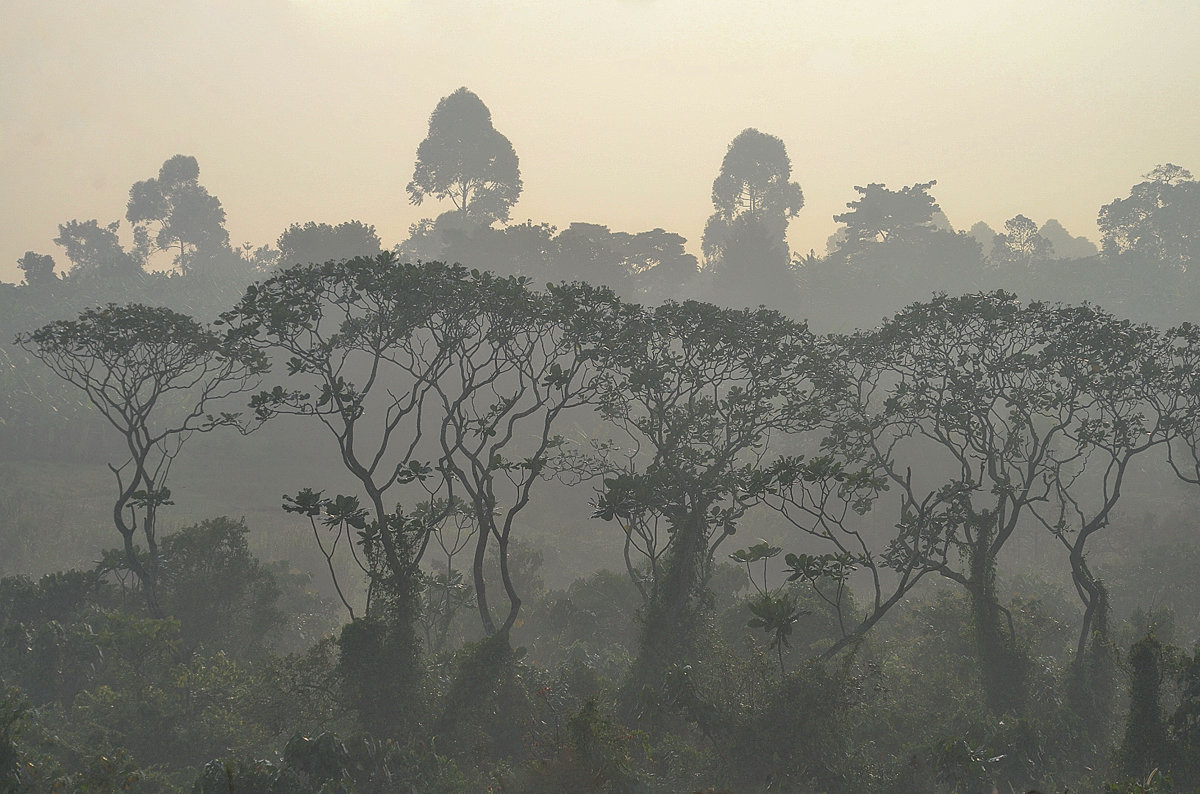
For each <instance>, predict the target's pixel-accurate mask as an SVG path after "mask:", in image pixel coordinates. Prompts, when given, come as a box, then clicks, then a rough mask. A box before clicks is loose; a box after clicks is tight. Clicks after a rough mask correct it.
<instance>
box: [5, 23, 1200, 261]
mask: <svg viewBox="0 0 1200 794" xmlns="http://www.w3.org/2000/svg"><path fill="white" fill-rule="evenodd" d="M1197 42H1200V3H1196V2H1192V0H1171V1H1169V2H1168V1H1166V0H1157V1H1156V0H1141V1H1140V2H1133V1H1132V0H1131V1H1130V2H1108V1H1106V0H1088V2H1047V0H1037V1H1036V2H1034V1H1030V2H1024V1H1010V2H972V1H971V0H956V1H954V2H887V1H886V0H874V1H873V2H854V1H853V0H836V1H835V2H810V1H808V0H794V1H793V2H752V1H750V0H738V1H737V2H734V1H733V0H729V2H717V1H716V0H595V1H589V0H552V1H547V2H536V1H535V0H505V1H504V2H479V1H477V2H461V1H460V0H427V1H424V2H415V1H414V2H404V1H402V0H292V1H288V0H227V1H224V2H217V1H215V0H214V1H213V2H198V1H196V0H169V1H167V2H164V0H146V1H145V2H142V1H141V0H88V2H82V1H79V0H72V1H71V2H66V1H65V0H64V1H62V2H55V0H0V280H6V281H17V280H19V279H20V272H19V271H18V270H17V268H16V265H15V260H16V259H17V258H18V257H19V256H20V255H21V254H22V253H23V252H24V251H25V250H27V249H32V250H35V251H39V252H44V253H53V254H54V255H55V258H56V259H57V260H58V263H59V265H60V266H63V265H65V264H66V259H65V256H63V254H62V251H61V249H59V248H58V247H57V246H55V245H54V244H53V242H52V239H53V238H54V237H55V236H56V234H57V224H59V223H61V222H64V221H67V220H70V219H73V218H76V219H80V220H86V219H89V218H97V219H99V220H100V221H102V222H108V221H112V220H118V219H122V225H123V227H124V231H123V235H124V236H125V238H126V239H127V240H128V227H127V225H125V224H124V222H123V218H124V214H125V202H126V200H127V198H128V192H129V187H130V185H131V184H132V183H133V182H135V181H138V180H141V179H146V178H149V177H152V176H155V175H156V174H157V172H158V168H159V166H160V165H161V164H162V162H163V160H165V159H167V158H168V157H170V156H172V155H174V154H177V153H183V154H191V155H194V156H196V157H197V158H198V160H199V162H200V170H201V173H200V178H201V182H202V183H203V184H204V185H205V186H206V187H207V188H208V189H209V191H210V192H211V193H213V194H214V195H216V196H217V197H218V198H220V200H221V201H222V203H223V204H224V207H225V210H226V212H227V213H228V224H227V225H228V228H229V230H230V234H231V237H232V239H233V241H234V242H235V243H239V244H240V243H242V242H252V243H254V244H255V245H259V244H264V243H270V242H273V241H274V240H275V239H276V238H277V237H278V235H279V233H280V232H281V231H282V230H283V229H284V228H285V227H286V226H287V225H288V224H290V223H292V222H304V221H309V220H315V221H326V222H330V223H338V222H340V221H343V220H348V219H359V220H362V221H364V222H366V223H371V224H374V225H375V226H376V227H377V229H378V230H379V234H380V236H381V238H383V240H384V243H385V244H388V245H390V244H393V243H395V242H398V241H400V240H401V239H403V238H404V237H405V235H406V233H407V228H408V225H409V224H410V223H412V222H413V221H415V220H417V219H419V218H421V217H424V216H433V215H436V214H437V213H438V212H439V211H440V210H442V209H444V207H440V206H438V205H437V204H431V203H429V202H426V204H425V205H424V206H421V207H413V206H411V205H410V204H409V203H408V200H407V196H406V194H405V192H404V186H405V185H406V184H407V183H408V181H409V179H411V177H412V168H413V160H414V156H415V152H416V148H417V144H418V143H420V141H421V139H422V138H423V137H424V136H425V132H426V128H427V124H428V119H429V114H430V113H431V112H432V110H433V108H434V105H436V104H437V101H438V99H439V98H440V97H442V96H445V95H446V94H449V93H450V92H452V91H453V90H454V89H456V88H458V87H459V86H463V85H465V86H467V87H469V88H470V89H471V90H473V91H474V92H476V93H477V94H478V95H479V96H480V97H481V98H482V99H483V101H484V102H485V103H487V105H488V106H489V107H490V108H491V110H492V117H493V121H494V123H495V125H496V127H497V129H499V130H500V131H501V132H503V133H504V134H505V135H507V136H508V138H509V139H510V140H511V141H512V143H513V146H514V147H515V148H516V150H517V154H518V155H519V156H520V159H521V172H522V177H523V179H524V182H525V192H524V194H523V195H522V197H521V200H520V202H519V203H518V204H517V205H516V207H515V208H514V210H513V213H512V218H513V220H514V221H515V222H520V221H523V220H525V219H526V218H531V219H533V220H535V221H548V222H550V223H553V224H556V225H558V226H560V227H561V226H565V225H566V224H568V223H569V222H571V221H589V222H595V223H603V224H607V225H609V226H610V227H612V228H614V229H620V230H623V231H634V232H636V231H642V230H645V229H650V228H654V227H656V226H661V227H663V228H666V229H668V230H671V231H676V232H679V233H681V234H683V235H684V236H686V237H687V238H688V239H689V247H690V248H691V250H693V251H696V252H698V249H699V236H700V230H701V229H702V228H703V225H704V221H705V219H706V218H707V217H708V215H709V213H710V212H711V211H712V205H711V203H710V198H709V196H710V191H711V188H712V180H713V178H714V177H715V176H716V173H717V170H718V168H719V166H720V162H721V158H722V156H723V155H724V152H725V148H726V146H727V145H728V143H729V141H730V140H731V139H732V138H733V137H734V136H735V135H736V134H737V133H738V132H740V131H741V130H742V129H744V128H746V127H757V128H758V129H760V130H762V131H764V132H769V133H771V134H773V135H777V136H779V137H781V138H782V139H783V140H784V142H785V143H786V144H787V148H788V152H789V154H790V155H791V158H792V164H793V168H794V177H795V179H797V181H799V182H800V184H801V186H802V187H803V189H804V193H805V197H806V201H807V203H806V206H805V208H804V210H803V211H802V212H801V215H800V217H799V218H798V219H797V220H796V221H794V222H793V225H792V228H791V232H790V239H791V242H792V245H793V248H795V249H797V250H803V251H807V250H808V249H809V248H815V249H817V251H818V252H820V251H822V250H823V249H824V245H825V239H826V237H827V236H828V235H829V234H830V233H831V232H832V231H833V230H834V228H835V224H834V223H833V221H832V216H833V215H834V214H835V213H837V212H840V211H842V210H843V209H844V205H845V203H846V202H847V201H849V200H851V199H853V198H854V195H855V194H854V190H853V186H854V185H856V184H858V185H861V184H866V183H868V182H885V183H887V184H888V185H889V186H892V187H899V186H901V185H905V184H911V183H913V182H917V181H926V180H929V179H937V180H938V185H937V187H936V188H934V190H933V193H934V195H935V196H936V197H937V198H938V200H939V201H940V203H941V206H942V208H943V209H944V210H945V212H946V214H947V215H948V216H949V218H950V220H951V222H952V223H954V225H955V226H956V227H958V228H965V227H968V226H970V225H971V224H972V223H973V222H975V221H977V220H984V221H987V222H988V223H989V224H991V225H992V226H994V227H999V226H1001V225H1002V224H1003V222H1004V220H1005V219H1007V218H1010V217H1012V216H1013V215H1015V214H1017V213H1023V214H1025V215H1028V216H1030V217H1031V218H1033V219H1034V220H1036V221H1038V222H1039V223H1040V222H1042V221H1044V220H1046V219H1047V218H1049V217H1056V218H1058V219H1059V220H1061V221H1062V222H1063V224H1064V225H1065V226H1066V227H1067V229H1068V230H1069V231H1071V232H1072V233H1073V234H1086V235H1087V236H1089V237H1091V238H1093V239H1095V238H1096V237H1097V233H1096V227H1095V218H1096V212H1097V210H1098V208H1099V207H1100V205H1102V204H1104V203H1107V202H1109V201H1111V200H1112V199H1113V198H1115V197H1117V196H1125V195H1127V194H1128V190H1129V187H1130V185H1132V184H1134V183H1135V182H1137V181H1139V176H1140V175H1141V174H1144V173H1145V172H1147V171H1149V170H1150V169H1151V168H1153V167H1154V166H1155V165H1156V164H1158V163H1164V162H1174V163H1177V164H1179V165H1183V166H1185V167H1188V168H1190V169H1192V170H1193V172H1197V173H1200V101H1198V98H1200V47H1198V46H1197Z"/></svg>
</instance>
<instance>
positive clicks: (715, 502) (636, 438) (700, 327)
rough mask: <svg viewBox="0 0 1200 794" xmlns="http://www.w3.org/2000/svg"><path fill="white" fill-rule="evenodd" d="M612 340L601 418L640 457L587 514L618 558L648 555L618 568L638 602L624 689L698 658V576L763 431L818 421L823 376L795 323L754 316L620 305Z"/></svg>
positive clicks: (730, 521)
mask: <svg viewBox="0 0 1200 794" xmlns="http://www.w3.org/2000/svg"><path fill="white" fill-rule="evenodd" d="M615 333H616V335H615V336H614V337H613V339H612V340H610V341H609V342H607V343H606V344H605V345H604V346H603V348H602V350H601V352H600V359H599V360H600V362H601V363H602V364H603V365H605V366H607V367H610V368H611V369H612V370H613V371H614V372H615V373H618V377H617V378H616V379H615V380H614V382H613V384H612V391H611V392H610V393H609V395H608V403H607V404H606V405H605V407H604V413H605V415H606V416H607V417H608V418H609V419H610V420H611V421H613V422H614V423H616V425H617V426H618V427H619V428H621V429H622V430H623V431H624V432H625V433H627V434H628V436H629V438H630V439H631V441H632V443H633V444H634V445H635V448H637V449H641V450H644V452H643V453H642V454H640V455H633V456H632V457H631V458H630V459H629V460H628V462H627V463H626V464H624V465H622V467H621V470H620V471H619V473H617V474H616V475H615V476H612V477H609V478H608V479H606V480H605V481H604V488H603V491H602V493H601V495H600V497H599V500H598V503H597V511H596V515H597V516H599V517H601V518H604V519H607V520H617V521H619V522H620V523H621V525H622V527H623V529H624V530H625V535H626V556H627V561H628V560H629V552H630V549H631V548H632V547H635V546H640V547H641V548H642V550H643V553H644V554H645V555H646V557H647V561H646V567H645V568H642V567H641V566H639V565H635V564H633V563H632V562H628V563H627V564H628V566H629V572H630V575H631V577H632V578H633V580H634V583H635V584H637V585H638V586H639V588H640V589H641V590H642V591H643V593H644V596H645V597H646V600H647V605H646V609H645V614H644V618H643V626H642V640H641V648H640V651H639V655H638V659H637V662H636V663H635V669H634V681H635V684H636V685H637V686H641V685H649V686H652V687H657V686H659V685H660V684H661V683H662V675H663V673H664V671H665V670H666V669H667V668H668V667H669V666H670V665H672V664H676V663H682V662H685V661H687V660H694V659H697V658H699V656H698V654H700V653H701V651H700V649H699V648H698V647H696V643H697V642H698V641H700V638H701V636H702V616H703V610H704V605H705V604H706V603H708V598H707V582H708V578H709V574H710V571H711V568H712V564H713V559H714V555H715V553H716V551H717V549H718V548H719V547H720V545H721V544H722V542H723V541H724V540H725V539H726V538H727V537H729V536H730V535H732V534H733V533H734V531H735V530H736V525H737V521H738V519H739V518H740V517H741V516H742V514H743V513H744V512H745V509H746V507H747V505H746V503H745V501H744V496H745V493H746V488H747V482H746V479H747V478H748V477H749V476H750V473H751V472H752V471H754V470H755V469H756V467H757V466H758V465H759V459H760V457H761V456H762V455H763V454H764V451H763V447H764V444H765V442H766V438H767V436H768V435H769V434H772V433H786V432H801V431H805V430H811V429H813V428H815V427H817V426H818V425H819V424H820V423H821V422H822V421H824V419H825V418H826V413H827V411H828V409H829V405H830V403H831V401H832V394H831V393H830V388H829V384H828V383H827V382H825V381H824V380H822V379H821V373H827V372H828V371H829V368H828V366H827V364H826V363H824V359H823V355H824V351H823V348H822V347H821V346H820V345H819V344H818V343H817V341H816V339H815V338H814V337H813V336H812V335H811V334H810V333H809V332H808V330H807V328H806V327H805V326H803V325H802V324H797V323H793V322H791V321H789V320H787V319H785V318H784V317H782V316H781V315H779V314H778V313H776V312H773V311H769V310H765V309H760V310H758V311H750V310H732V309H721V308H718V307H716V306H712V305H709V304H702V303H695V302H686V303H682V304H677V303H670V302H668V303H666V304H663V305H662V306H659V307H657V308H654V309H641V308H639V307H630V308H629V309H628V311H627V316H626V317H625V318H624V319H623V322H621V324H620V325H619V326H618V327H617V328H616V329H615ZM660 520H661V522H662V523H663V524H665V529H666V534H667V537H666V538H665V539H663V538H657V537H655V534H654V533H655V525H656V524H657V523H658V522H659V521H660ZM648 543H649V546H651V547H652V548H648V547H647V545H648Z"/></svg>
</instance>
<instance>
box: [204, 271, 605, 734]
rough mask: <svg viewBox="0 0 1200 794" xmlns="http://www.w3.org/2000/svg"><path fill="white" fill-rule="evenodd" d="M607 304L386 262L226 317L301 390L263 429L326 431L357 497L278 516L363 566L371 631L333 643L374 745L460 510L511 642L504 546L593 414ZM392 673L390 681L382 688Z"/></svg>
mask: <svg viewBox="0 0 1200 794" xmlns="http://www.w3.org/2000/svg"><path fill="white" fill-rule="evenodd" d="M613 300H614V299H613V298H612V297H611V293H607V292H603V291H598V290H594V289H591V288H586V287H578V288H563V289H561V290H555V291H552V292H551V293H549V294H548V295H538V294H535V293H533V292H532V291H531V290H529V289H528V287H527V284H526V282H525V281H524V280H521V279H517V278H511V277H510V278H497V277H495V276H492V275H491V274H487V273H480V272H478V271H471V272H468V271H467V270H466V269H465V268H463V267H461V266H447V265H444V264H441V263H427V264H423V265H421V264H418V265H412V264H401V263H399V262H397V261H396V260H395V257H394V256H393V255H391V254H381V255H380V256H379V257H377V258H375V259H366V258H359V259H353V260H348V261H344V262H334V261H331V262H327V263H325V264H323V265H309V266H303V267H292V268H289V269H287V270H284V271H282V272H281V273H279V274H278V275H276V276H275V277H273V278H271V279H269V280H267V281H266V282H264V283H263V284H261V285H256V286H254V287H251V288H250V289H249V290H248V291H247V293H246V295H245V297H244V298H243V299H242V301H241V303H239V305H238V306H237V307H235V309H234V310H233V311H231V312H229V313H227V314H226V315H224V316H223V320H224V321H225V322H228V323H230V324H231V325H232V326H233V327H234V332H235V334H236V335H237V336H238V337H239V338H244V339H246V340H249V341H250V343H251V344H254V345H256V346H258V347H260V348H262V349H263V350H265V351H269V352H273V353H276V354H279V355H282V356H283V357H285V358H286V359H287V366H288V372H289V377H290V380H291V382H292V383H293V384H297V385H298V386H299V388H293V387H289V388H285V387H284V386H283V385H278V386H275V387H274V388H273V389H271V390H269V391H264V392H261V393H260V394H259V395H257V396H256V397H255V398H254V400H253V406H254V407H255V409H256V411H257V412H258V414H259V415H260V416H261V417H263V418H267V417H272V416H276V415H287V414H293V415H299V416H306V417H310V418H313V419H315V420H317V421H320V422H321V423H322V424H323V425H324V426H325V427H326V429H327V430H328V431H329V433H330V434H331V435H332V437H333V438H334V440H335V442H336V444H337V449H338V453H339V457H340V458H341V460H342V462H343V464H344V465H345V466H346V468H347V470H348V471H349V472H350V473H351V474H352V475H353V476H354V477H355V478H356V479H357V481H358V483H359V486H360V489H361V493H362V495H363V496H364V497H365V499H364V500H363V503H362V506H360V502H359V498H358V497H357V496H348V495H338V496H335V497H323V496H322V495H321V494H320V493H319V492H315V491H313V490H311V489H306V490H305V491H302V492H300V493H299V494H297V495H296V496H294V497H289V498H288V502H289V506H288V508H287V509H289V510H292V511H295V512H299V513H302V514H304V515H307V516H309V517H310V518H312V519H316V518H317V517H321V523H322V525H323V526H324V527H325V528H326V530H327V531H333V532H335V533H338V535H335V537H338V536H340V535H341V534H342V533H350V534H351V537H350V540H351V542H352V543H353V544H354V545H353V546H352V547H351V548H352V550H356V549H361V554H360V555H358V559H359V561H360V563H361V564H362V567H363V569H364V572H365V574H366V575H367V578H368V590H367V604H366V614H365V616H364V618H363V619H361V620H356V621H354V622H352V623H351V624H350V625H349V626H348V627H347V629H346V630H344V631H343V635H342V650H343V654H342V660H343V663H344V665H345V666H346V670H347V672H348V674H349V676H350V679H351V680H352V681H354V682H356V683H353V684H352V686H354V687H355V688H356V694H355V700H356V704H357V705H358V707H359V708H360V711H362V712H363V713H364V715H365V717H366V719H368V720H369V721H370V722H371V723H372V724H373V725H375V726H376V727H377V728H379V729H381V730H391V729H392V728H391V727H389V726H390V725H391V722H390V721H391V720H392V719H393V718H394V714H391V713H389V709H391V708H392V707H393V706H396V707H399V706H397V704H401V703H408V704H410V705H411V704H414V703H417V702H419V696H420V691H419V688H418V672H419V642H418V639H417V635H416V625H417V621H418V618H419V616H420V610H421V604H420V589H421V586H422V584H423V578H422V575H421V572H420V570H419V568H418V565H419V563H420V561H421V559H422V556H423V555H424V553H425V550H426V548H427V546H428V543H429V541H430V537H431V533H432V532H434V531H437V529H438V528H439V527H440V526H441V525H442V523H443V521H442V519H443V518H444V517H445V513H446V511H448V510H451V509H458V508H457V507H456V506H457V505H459V504H460V499H461V502H465V503H466V504H468V505H469V507H470V509H471V510H472V512H473V515H474V518H475V521H476V523H477V525H478V527H479V532H478V535H477V537H476V549H475V558H474V561H473V567H472V576H473V581H474V584H475V589H476V603H477V605H478V606H479V610H480V617H481V620H482V622H483V624H484V628H485V630H486V631H487V632H488V633H489V634H499V635H502V637H501V639H502V641H503V642H507V632H508V629H509V628H511V626H512V625H513V623H514V622H515V620H516V617H517V614H518V611H519V608H520V603H521V602H520V597H519V595H518V594H517V593H516V590H515V588H514V585H513V582H512V581H511V578H510V576H509V572H508V568H507V550H508V543H509V540H510V538H511V535H512V532H513V530H514V527H515V526H516V525H517V523H516V519H517V517H518V515H519V513H520V511H521V510H522V509H524V507H525V506H526V505H527V504H528V503H529V500H530V489H531V488H532V487H533V485H534V483H535V482H536V481H537V480H538V479H539V478H541V477H542V476H543V474H544V473H545V472H546V470H547V459H546V458H547V456H548V454H549V452H550V451H552V450H553V448H554V446H555V445H556V444H557V440H556V437H555V436H554V434H553V432H552V430H553V427H554V422H555V419H556V417H557V416H558V415H559V414H560V413H561V412H563V411H565V410H567V409H569V408H571V407H572V406H573V405H574V404H575V403H576V402H578V401H580V400H584V399H586V397H584V396H581V389H582V388H583V386H581V382H582V383H586V382H588V380H587V378H590V377H596V376H595V375H588V376H587V377H584V375H585V373H593V372H594V369H593V367H592V366H591V365H590V364H589V361H590V359H589V358H588V357H587V356H586V355H584V354H583V352H582V351H583V350H584V349H585V348H583V347H581V346H583V345H587V344H589V342H588V340H590V339H594V338H595V337H596V332H595V331H594V330H588V328H589V326H588V323H591V322H594V320H593V319H589V318H592V316H593V314H594V313H596V312H599V313H600V314H601V315H603V312H604V311H605V309H604V306H605V305H606V304H608V303H612V301H613ZM510 456H511V457H510ZM407 485H411V486H414V488H416V489H417V490H416V491H415V493H414V494H413V496H410V497H409V499H408V508H409V509H408V511H407V512H405V510H404V509H403V508H401V507H399V506H397V507H396V508H395V509H394V510H393V509H392V506H393V505H395V504H396V501H395V499H396V497H395V496H393V493H394V492H395V491H398V490H403V489H404V486H407ZM460 491H461V493H462V496H461V497H460V495H459V492H460ZM414 496H415V498H414ZM439 505H440V507H439ZM314 531H317V532H319V531H321V530H320V528H319V527H318V526H317V525H316V522H315V521H314ZM493 542H494V543H496V544H497V545H498V550H499V559H500V576H501V579H502V582H503V586H504V591H505V593H506V594H507V596H508V598H509V601H510V606H509V609H508V611H507V613H506V615H505V617H504V619H503V621H502V622H497V621H496V620H495V619H494V617H493V615H492V612H491V610H490V608H489V603H488V599H487V592H486V586H485V582H484V580H483V558H484V554H485V552H486V551H487V549H488V548H489V547H490V545H491V544H492V543H493ZM356 554H357V551H356ZM331 570H332V567H331ZM344 601H345V602H346V604H347V607H349V606H350V604H349V600H348V599H344ZM351 614H352V616H353V615H354V613H353V612H351ZM370 659H376V660H378V661H379V662H380V664H383V665H385V667H380V668H375V667H373V666H372V664H370V663H369V660H370ZM385 669H390V670H395V671H398V672H396V673H395V674H392V675H390V676H389V678H388V679H387V680H386V681H384V680H382V679H380V678H379V676H380V675H383V672H382V671H383V670H385ZM380 687H382V688H380ZM406 708H408V707H406ZM409 711H410V712H411V711H412V709H411V708H409ZM413 716H414V718H415V715H413Z"/></svg>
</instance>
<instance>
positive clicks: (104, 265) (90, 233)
mask: <svg viewBox="0 0 1200 794" xmlns="http://www.w3.org/2000/svg"><path fill="white" fill-rule="evenodd" d="M118 225H119V224H118V222H117V221H113V222H112V223H110V224H108V225H107V226H101V225H100V224H99V222H97V221H95V220H90V221H82V222H81V221H67V222H66V223H60V224H59V225H58V237H55V238H54V242H55V243H57V244H58V245H61V246H62V247H63V248H65V249H66V252H67V259H69V260H71V270H70V272H69V273H68V275H69V276H71V277H72V278H80V277H87V276H98V277H102V278H119V279H124V278H130V277H135V276H140V275H141V274H142V259H141V257H140V256H138V255H135V254H133V253H130V252H128V251H126V250H125V249H124V248H123V247H122V246H121V241H120V239H119V238H118V237H117V228H118Z"/></svg>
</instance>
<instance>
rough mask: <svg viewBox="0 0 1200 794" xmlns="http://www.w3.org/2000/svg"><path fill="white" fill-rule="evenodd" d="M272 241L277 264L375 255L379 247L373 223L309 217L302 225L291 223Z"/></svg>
mask: <svg viewBox="0 0 1200 794" xmlns="http://www.w3.org/2000/svg"><path fill="white" fill-rule="evenodd" d="M275 245H276V246H277V247H278V248H279V265H280V266H281V267H291V266H292V265H303V264H310V263H314V264H317V263H321V262H328V261H330V260H333V259H354V258H355V257H360V256H377V255H378V254H379V253H380V252H381V251H382V250H383V246H382V245H381V244H380V242H379V236H378V235H377V234H376V233H375V227H374V226H368V225H366V224H364V223H362V222H361V221H344V222H342V223H339V224H338V225H337V226H331V225H329V224H328V223H315V222H313V221H309V222H308V223H306V224H304V225H303V226H301V225H300V224H298V223H293V224H292V225H291V226H289V227H287V229H285V230H284V232H283V234H281V235H279V240H278V241H277V242H276V243H275Z"/></svg>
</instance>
